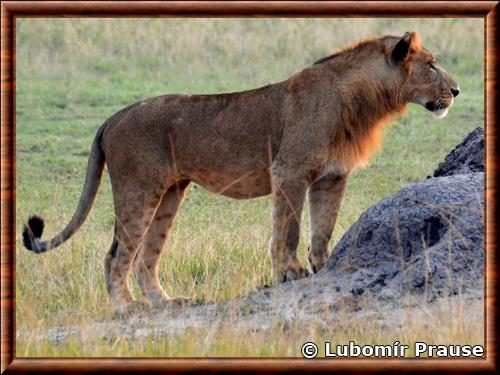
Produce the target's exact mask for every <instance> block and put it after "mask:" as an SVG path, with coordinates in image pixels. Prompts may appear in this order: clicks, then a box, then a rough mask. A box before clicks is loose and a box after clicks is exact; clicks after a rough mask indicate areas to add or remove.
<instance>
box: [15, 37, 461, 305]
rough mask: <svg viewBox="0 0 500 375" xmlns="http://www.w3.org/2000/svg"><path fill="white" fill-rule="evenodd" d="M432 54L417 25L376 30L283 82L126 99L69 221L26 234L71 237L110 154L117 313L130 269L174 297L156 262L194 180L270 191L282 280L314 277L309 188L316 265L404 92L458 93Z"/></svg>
mask: <svg viewBox="0 0 500 375" xmlns="http://www.w3.org/2000/svg"><path fill="white" fill-rule="evenodd" d="M434 60H435V59H434V56H433V55H432V54H431V53H430V52H428V51H427V50H425V49H424V48H423V47H421V45H420V41H419V39H418V37H417V35H416V34H415V33H407V34H405V35H404V36H403V37H402V38H401V37H399V38H398V37H392V36H388V37H383V38H374V39H371V40H367V41H363V42H361V43H359V44H356V45H354V46H351V47H349V48H347V49H344V50H342V51H340V52H338V53H336V54H334V55H332V56H329V57H327V58H324V59H321V60H319V61H318V62H317V63H316V64H314V65H313V66H311V67H308V68H306V69H305V70H303V71H302V72H300V73H297V74H296V75H294V76H293V77H291V78H290V79H288V80H286V81H284V82H280V83H277V84H273V85H269V86H266V87H262V88H259V89H255V90H249V91H244V92H238V93H231V94H220V95H165V96H159V97H155V98H152V99H149V100H145V101H142V102H140V103H137V104H134V105H132V106H130V107H127V108H125V109H123V110H122V111H120V112H118V113H116V114H115V115H113V116H112V117H110V118H109V119H108V120H107V121H106V122H105V124H104V125H103V126H102V127H101V128H100V129H99V131H98V133H97V136H96V139H95V141H94V144H93V146H92V150H91V156H90V158H89V167H88V170H87V178H86V182H85V187H84V191H83V193H82V198H81V201H80V205H79V206H78V208H77V210H76V212H75V215H74V217H73V218H72V220H71V222H70V224H68V226H67V227H66V228H65V229H64V230H63V232H62V233H61V235H59V236H56V237H55V238H53V239H52V240H50V241H41V240H40V238H39V237H40V235H41V229H40V228H42V229H43V222H40V219H39V218H36V219H34V220H31V223H33V224H32V225H31V227H30V224H29V223H28V225H27V226H26V228H25V233H24V237H25V244H26V246H27V247H28V248H29V249H31V250H33V251H35V252H43V251H46V250H49V249H51V248H54V247H56V246H58V245H59V244H61V243H62V242H64V241H65V240H67V239H68V238H69V237H71V235H73V233H74V232H75V231H76V230H77V229H78V227H79V226H80V225H81V224H82V223H83V221H84V220H85V218H86V216H87V214H88V212H89V210H90V206H91V204H92V202H93V199H94V198H95V195H96V192H97V186H98V185H99V182H100V178H101V174H102V169H103V167H104V163H105V162H106V163H107V166H108V170H109V174H110V177H111V184H112V188H113V198H114V203H115V216H116V229H115V236H114V240H113V244H112V246H111V249H110V251H109V253H108V255H107V256H106V261H105V272H106V283H107V287H108V291H109V293H110V294H111V297H112V299H113V301H114V303H115V305H116V306H117V308H118V311H120V312H124V311H127V310H128V309H129V308H130V306H132V305H133V304H134V298H133V296H132V294H131V292H130V290H129V288H128V277H129V274H130V273H131V270H132V269H134V274H135V276H136V278H137V280H138V284H139V286H140V288H141V290H142V292H143V294H144V295H145V296H146V297H147V299H148V300H149V301H150V302H151V303H152V304H154V305H162V304H164V303H168V301H169V298H168V296H167V295H166V294H165V292H164V291H163V289H162V287H161V285H160V284H159V281H158V264H159V259H160V256H161V253H162V250H163V247H164V244H165V243H166V241H167V238H168V234H169V231H170V228H171V227H172V225H173V222H174V220H175V215H176V213H177V211H178V208H179V207H180V205H181V202H182V199H183V197H184V193H185V191H186V189H187V187H188V185H189V184H190V182H195V183H197V184H199V185H202V186H204V187H205V188H206V189H208V190H210V191H212V192H215V193H218V194H222V195H226V196H229V197H233V198H237V199H243V198H253V197H259V196H263V195H267V194H271V193H272V197H273V225H272V240H271V245H270V252H271V259H272V266H273V275H274V279H275V281H276V282H279V281H287V280H293V279H297V278H302V277H305V276H306V275H307V271H306V270H305V269H304V268H303V267H302V265H301V264H300V263H299V261H298V260H297V254H296V249H297V245H298V241H299V233H300V218H301V213H302V208H303V203H304V200H305V198H306V195H307V194H308V195H309V202H310V215H311V232H312V234H311V242H310V247H309V261H310V263H311V266H312V269H313V271H314V272H317V271H319V270H320V269H321V268H322V267H323V265H324V264H325V262H326V260H327V255H328V253H327V246H328V241H329V240H330V237H331V234H332V231H333V228H334V226H335V221H336V217H337V214H338V211H339V209H340V205H341V202H342V197H343V195H344V192H345V187H346V183H347V179H348V176H349V174H350V173H351V171H352V170H353V169H354V168H355V167H356V166H359V165H365V164H366V163H367V162H368V160H369V158H370V156H371V155H372V153H373V152H374V151H376V150H377V149H378V148H379V147H380V144H381V140H380V139H381V132H382V130H383V128H384V126H385V125H386V124H388V123H389V122H390V121H391V120H392V119H393V118H394V117H395V116H398V115H399V114H401V113H403V112H404V111H405V109H406V105H407V103H409V102H413V103H418V104H420V105H424V106H426V107H427V108H428V109H430V110H432V111H435V112H436V113H437V114H443V113H444V112H445V108H447V107H449V106H450V105H451V104H452V102H453V96H455V95H457V94H458V87H457V85H456V83H454V82H453V80H452V79H451V78H450V77H449V76H448V75H447V73H446V72H445V71H444V70H443V69H442V68H440V67H439V69H438V66H437V65H436V66H434V65H433V66H431V65H429V64H430V63H432V62H433V61H434ZM35 225H36V227H35Z"/></svg>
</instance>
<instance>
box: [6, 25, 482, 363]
mask: <svg viewBox="0 0 500 375" xmlns="http://www.w3.org/2000/svg"><path fill="white" fill-rule="evenodd" d="M405 31H417V32H419V33H420V35H421V38H422V40H423V43H424V45H425V46H426V47H427V48H428V49H430V50H431V51H433V52H435V53H436V54H437V56H438V59H439V61H440V62H441V63H442V65H443V66H444V67H445V68H446V69H447V70H448V71H449V72H450V74H452V76H453V77H454V78H455V79H456V80H457V82H459V84H460V87H461V94H460V96H459V97H458V98H457V100H456V104H455V105H454V107H453V108H452V109H451V111H450V113H449V115H448V117H447V118H445V119H444V120H435V119H433V118H432V116H431V115H430V114H429V113H428V112H426V111H425V110H424V109H422V108H420V107H416V106H413V105H410V107H409V112H408V114H407V116H406V117H404V118H402V119H400V120H398V121H397V122H396V123H395V124H394V125H393V126H392V127H391V128H390V130H389V131H388V132H387V134H386V136H385V142H384V147H383V150H382V151H381V152H380V153H379V154H377V155H376V156H375V157H374V158H373V160H372V162H371V165H370V166H369V167H368V168H366V169H363V170H358V171H356V172H355V173H354V174H353V176H352V178H351V179H350V182H349V186H348V191H347V195H346V197H345V201H344V204H343V208H342V210H341V212H340V215H339V220H338V223H337V226H336V228H335V232H334V235H333V238H332V241H331V245H330V247H331V248H332V247H333V245H334V243H336V242H337V241H338V239H339V238H340V236H341V235H342V234H343V233H344V232H345V231H346V230H347V229H348V228H349V227H350V226H351V225H352V224H353V223H354V221H355V220H356V219H357V218H358V217H359V215H360V214H361V212H362V211H364V210H365V209H366V208H367V207H369V206H370V205H371V204H373V203H375V202H376V201H378V200H379V199H381V198H382V197H384V196H387V195H389V194H392V193H394V192H396V191H398V190H399V189H401V188H402V187H404V186H406V185H407V184H409V183H412V182H415V181H418V180H421V179H423V178H425V177H426V176H427V175H429V174H432V172H433V170H434V169H435V167H436V166H437V164H438V163H439V162H440V161H441V160H442V159H443V158H444V156H445V155H446V154H447V153H448V152H449V151H450V150H451V149H452V148H453V147H454V146H455V145H456V144H458V143H459V142H460V141H461V140H462V139H463V138H464V136H465V135H466V134H468V133H469V132H470V131H471V130H472V129H474V128H476V127H477V126H482V124H483V21H482V19H460V20H459V19H349V20H348V19H307V20H304V19H267V20H266V19H259V20H258V19H220V20H213V19H151V20H149V19H140V20H135V19H121V20H119V19H117V20H113V19H43V20H42V19H20V20H18V21H17V39H16V53H17V57H16V64H17V65H16V80H17V82H16V130H17V140H16V158H17V159H16V166H17V168H16V228H17V243H16V250H17V252H16V328H17V330H18V332H28V333H29V334H28V335H27V336H26V335H22V336H19V337H18V340H17V348H16V355H17V356H94V355H96V356H99V355H106V356H108V355H109V356H143V355H144V356H199V355H204V356H209V355H216V356H239V355H242V356H283V355H286V356H297V355H300V351H299V348H300V343H302V342H304V341H308V340H311V339H315V338H317V339H318V340H319V339H320V338H321V337H323V338H325V339H329V338H331V337H333V336H335V339H336V340H337V342H348V341H349V340H352V339H354V340H355V341H356V342H357V343H358V344H367V343H385V342H389V343H392V342H394V341H396V340H397V341H401V342H405V343H407V344H410V343H411V342H414V341H417V340H424V339H425V340H428V341H429V342H439V343H460V342H462V343H482V342H483V329H482V327H483V325H482V314H476V316H474V317H473V316H472V315H471V314H474V311H476V312H477V311H480V310H477V309H480V308H481V306H480V305H481V304H478V306H475V307H474V309H476V310H473V311H472V312H471V311H470V306H463V309H462V311H464V313H462V314H457V315H455V316H453V317H450V316H449V315H448V314H447V313H446V311H442V313H438V314H437V315H439V316H440V317H438V318H436V319H434V324H428V323H427V322H428V317H427V318H425V317H422V316H421V319H420V318H419V319H411V317H410V318H409V319H407V324H406V325H405V326H404V327H396V326H394V327H390V326H389V327H385V330H383V331H381V329H380V328H378V327H376V326H374V325H372V324H371V322H370V321H358V322H357V321H352V320H351V321H350V322H349V323H348V324H345V325H342V326H341V327H340V326H336V327H331V328H330V329H329V330H327V331H317V330H314V329H313V328H311V327H303V326H302V327H287V329H286V330H283V329H281V328H280V327H279V326H278V327H276V328H275V329H273V330H272V331H271V332H254V333H251V334H248V333H247V334H244V335H243V334H239V333H238V332H233V331H231V330H227V331H216V332H214V331H213V330H212V331H210V329H207V330H203V331H196V330H195V331H193V330H187V331H186V332H185V333H183V334H180V335H177V336H173V337H165V338H162V339H155V340H153V339H147V338H146V339H141V340H129V339H125V338H120V337H118V338H116V339H114V340H110V341H105V340H99V339H95V340H91V341H88V342H83V341H82V342H80V341H69V342H66V343H64V344H59V345H57V344H54V343H52V342H49V341H44V340H41V341H40V340H37V339H36V337H37V334H38V333H39V332H44V331H46V330H47V329H48V328H49V327H53V326H57V325H76V326H79V325H85V324H87V323H89V322H92V321H96V320H100V319H104V318H107V317H109V316H110V315H111V314H112V307H111V302H110V299H109V297H108V295H107V292H106V290H105V283H104V270H103V259H104V256H105V253H106V252H107V250H108V248H109V246H110V244H111V239H112V233H113V225H114V217H113V205H112V196H111V188H110V184H109V178H108V176H107V175H106V176H105V178H104V180H103V183H102V185H101V188H100V192H99V194H98V198H97V200H96V203H95V204H94V208H93V210H92V212H91V215H90V217H89V218H88V219H87V221H86V223H85V224H84V226H83V227H82V228H81V229H80V231H79V232H78V233H77V234H76V235H75V236H74V237H73V238H72V239H71V240H70V241H68V242H67V243H66V244H64V245H63V246H61V247H60V248H58V249H57V250H55V251H52V252H49V253H47V254H45V255H43V256H37V255H34V254H32V253H29V252H27V251H25V250H24V249H23V248H22V244H21V241H20V239H21V231H22V224H23V222H24V221H25V220H26V219H27V218H28V216H29V215H31V214H35V213H36V214H40V215H42V216H44V217H45V219H46V224H47V228H46V232H45V234H44V237H45V238H48V237H50V236H52V235H54V234H56V233H57V232H59V230H61V229H62V228H63V227H64V225H65V224H66V223H67V222H68V221H69V219H70V217H71V215H72V214H73V211H74V209H75V207H76V204H77V202H78V199H79V196H80V193H81V188H82V186H83V178H84V172H85V168H86V164H87V157H88V153H89V149H90V145H91V142H92V139H93V137H94V135H95V131H96V129H97V128H98V127H99V126H100V125H101V124H102V123H103V122H104V120H105V119H106V118H107V117H108V116H110V115H111V114H113V113H114V112H116V111H118V110H119V109H121V108H123V107H125V106H126V105H129V104H131V103H133V102H135V101H138V100H140V99H144V98H148V97H152V96H155V95H160V94H165V93H193V94H194V93H203V94H210V93H221V92H231V91H240V90H244V89H251V88H255V87H259V86H263V85H265V84H268V83H273V82H278V81H280V80H284V79H286V78H288V77H289V76H290V75H292V74H293V73H295V72H297V71H299V70H301V69H302V68H304V67H306V66H308V65H310V64H312V63H313V62H314V61H316V60H317V59H319V58H320V57H323V56H326V55H328V54H330V53H331V52H332V50H334V49H336V48H340V47H343V46H345V45H346V44H348V43H350V42H352V41H355V40H358V39H363V38H365V37H368V36H372V35H384V34H393V35H402V34H403V33H404V32H405ZM270 224H271V202H270V198H269V197H267V198H261V199H255V200H249V201H235V200H230V199H228V198H224V197H219V196H216V195H213V194H210V193H207V192H206V191H204V190H203V189H202V188H200V187H197V186H192V187H191V188H190V190H189V192H188V194H187V198H186V200H185V202H184V205H183V207H182V209H181V212H180V215H179V216H178V218H177V222H176V225H175V226H174V228H173V231H172V234H171V237H170V238H169V241H168V245H167V250H166V251H165V254H164V257H163V259H162V263H161V269H160V277H161V282H162V284H163V285H164V287H165V290H166V291H167V293H168V294H169V295H171V296H179V295H184V296H187V297H190V298H193V299H196V300H202V301H214V300H215V301H222V300H225V299H228V298H233V297H235V296H241V295H245V294H247V293H248V292H250V291H252V290H255V289H256V288H258V287H259V286H262V285H264V284H269V283H271V263H270V258H269V256H268V243H269V240H270V234H271V229H270V228H271V227H270ZM308 232H309V225H308V215H307V207H306V209H305V211H304V215H303V230H302V235H301V242H300V246H299V250H298V251H299V257H300V260H301V261H302V262H303V264H307V255H306V249H307V242H308ZM132 287H133V289H134V292H135V293H136V295H137V296H139V292H138V289H137V286H136V285H135V282H132ZM429 315H432V316H436V311H434V312H433V313H432V314H429ZM404 340H406V341H404Z"/></svg>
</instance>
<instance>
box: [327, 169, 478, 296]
mask: <svg viewBox="0 0 500 375" xmlns="http://www.w3.org/2000/svg"><path fill="white" fill-rule="evenodd" d="M483 212H484V173H469V174H457V175H453V176H448V177H441V178H437V179H428V180H425V181H422V182H418V183H416V184H412V185H409V186H407V187H406V188H404V189H403V190H401V191H400V192H398V193H396V194H394V195H392V196H389V197H387V198H384V199H382V200H381V201H380V202H378V203H376V204H375V205H373V206H372V207H370V208H369V209H368V210H367V211H365V212H364V213H363V214H362V215H361V217H360V218H359V219H358V221H357V222H356V223H355V224H354V225H353V226H352V227H351V228H350V229H349V230H348V231H347V233H346V234H345V235H344V236H343V237H342V238H341V240H340V241H339V243H338V244H337V246H336V247H335V249H334V251H333V253H332V255H331V257H330V259H329V261H328V263H327V265H326V267H325V268H324V269H323V270H322V271H321V272H320V273H319V274H318V276H320V277H321V278H330V279H332V285H342V288H343V289H344V290H346V289H347V291H348V292H350V293H351V295H352V296H360V295H362V294H366V293H371V294H372V295H378V296H382V297H384V298H386V297H387V298H390V299H391V298H399V297H400V296H402V295H408V294H410V295H415V294H417V295H425V296H426V297H429V298H430V299H431V300H432V299H433V298H435V297H438V296H448V295H455V294H462V293H466V292H468V291H478V290H480V291H482V290H483V273H484V272H483V271H484V246H483V241H484V235H483V234H484V225H483Z"/></svg>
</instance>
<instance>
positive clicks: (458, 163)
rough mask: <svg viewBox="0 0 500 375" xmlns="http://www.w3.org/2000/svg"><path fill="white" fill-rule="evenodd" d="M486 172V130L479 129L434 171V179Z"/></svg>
mask: <svg viewBox="0 0 500 375" xmlns="http://www.w3.org/2000/svg"><path fill="white" fill-rule="evenodd" d="M474 172H484V130H483V128H477V129H475V130H473V131H472V132H471V133H469V135H468V136H467V137H466V138H465V139H464V140H463V141H462V143H460V144H459V145H458V146H457V147H455V149H454V150H453V151H452V152H450V153H449V154H448V155H447V156H446V158H445V159H444V161H443V162H442V163H440V164H439V166H438V168H437V169H436V170H435V171H434V177H443V176H451V175H454V174H467V173H474Z"/></svg>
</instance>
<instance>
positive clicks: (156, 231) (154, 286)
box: [134, 180, 190, 307]
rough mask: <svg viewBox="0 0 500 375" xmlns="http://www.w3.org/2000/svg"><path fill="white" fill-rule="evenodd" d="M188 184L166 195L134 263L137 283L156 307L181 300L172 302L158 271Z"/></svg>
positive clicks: (174, 188)
mask: <svg viewBox="0 0 500 375" xmlns="http://www.w3.org/2000/svg"><path fill="white" fill-rule="evenodd" d="M189 183H190V181H189V180H182V181H179V182H177V183H175V184H174V185H172V186H171V187H170V188H169V189H168V190H167V192H166V193H165V194H164V195H163V197H162V200H161V203H160V205H159V206H158V209H157V210H156V213H155V216H154V218H153V220H152V222H151V225H150V226H149V228H148V231H147V233H146V236H145V237H144V240H143V242H142V246H141V248H140V249H139V252H138V254H137V257H136V258H135V261H134V274H135V277H136V279H137V283H138V284H139V287H140V289H141V292H142V294H143V295H144V296H145V297H146V299H147V300H148V301H149V302H150V303H151V304H152V305H153V306H154V307H162V306H165V305H166V304H168V303H170V302H180V301H181V300H180V299H179V300H178V301H176V300H171V299H170V298H169V297H168V295H167V294H166V293H165V291H164V290H163V288H162V286H161V284H160V281H159V278H158V268H159V263H160V258H161V255H162V252H163V248H164V247H165V243H166V242H167V239H168V235H169V233H170V230H171V228H172V225H173V223H174V221H175V216H176V214H177V211H178V210H179V207H180V206H181V204H182V201H183V199H184V195H185V192H186V189H187V187H188V186H189Z"/></svg>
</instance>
